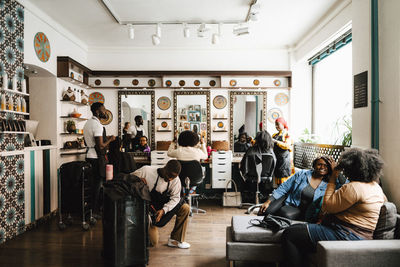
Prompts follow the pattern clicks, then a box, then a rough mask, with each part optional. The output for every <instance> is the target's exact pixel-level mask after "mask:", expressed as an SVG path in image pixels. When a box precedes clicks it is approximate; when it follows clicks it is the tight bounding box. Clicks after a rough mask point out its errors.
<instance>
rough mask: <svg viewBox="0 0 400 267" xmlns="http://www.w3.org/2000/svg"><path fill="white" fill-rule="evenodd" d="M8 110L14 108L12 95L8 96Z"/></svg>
mask: <svg viewBox="0 0 400 267" xmlns="http://www.w3.org/2000/svg"><path fill="white" fill-rule="evenodd" d="M8 110H14V100H13V98H12V96H10V97H9V98H8Z"/></svg>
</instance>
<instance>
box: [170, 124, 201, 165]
mask: <svg viewBox="0 0 400 267" xmlns="http://www.w3.org/2000/svg"><path fill="white" fill-rule="evenodd" d="M177 135H178V133H176V134H175V138H174V141H173V142H172V143H171V145H170V146H169V148H168V152H167V155H168V157H171V158H176V159H177V160H182V161H191V160H197V161H200V160H202V159H207V158H208V153H207V148H206V142H205V140H204V137H202V138H201V139H200V138H199V135H198V134H196V133H195V132H193V131H183V132H181V133H180V134H179V137H177ZM176 139H178V147H177V148H176V143H177V142H176ZM199 143H200V144H199Z"/></svg>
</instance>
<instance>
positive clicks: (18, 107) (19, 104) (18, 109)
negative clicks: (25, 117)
mask: <svg viewBox="0 0 400 267" xmlns="http://www.w3.org/2000/svg"><path fill="white" fill-rule="evenodd" d="M16 111H17V112H21V99H20V98H19V97H18V98H17V109H16Z"/></svg>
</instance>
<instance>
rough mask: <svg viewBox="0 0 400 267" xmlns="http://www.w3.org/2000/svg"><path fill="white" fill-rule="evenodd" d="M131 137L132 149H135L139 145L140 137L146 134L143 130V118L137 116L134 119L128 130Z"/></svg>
mask: <svg viewBox="0 0 400 267" xmlns="http://www.w3.org/2000/svg"><path fill="white" fill-rule="evenodd" d="M130 132H131V137H132V149H135V147H136V146H137V145H139V142H140V137H142V136H145V135H146V133H145V131H144V128H143V117H142V116H140V115H137V116H136V117H135V125H133V126H132V127H131V128H130Z"/></svg>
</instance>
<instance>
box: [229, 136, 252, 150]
mask: <svg viewBox="0 0 400 267" xmlns="http://www.w3.org/2000/svg"><path fill="white" fill-rule="evenodd" d="M249 147H250V144H249V143H248V142H247V133H246V132H243V133H240V134H239V140H238V141H236V143H235V144H234V148H233V151H234V152H246V151H247V149H249Z"/></svg>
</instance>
